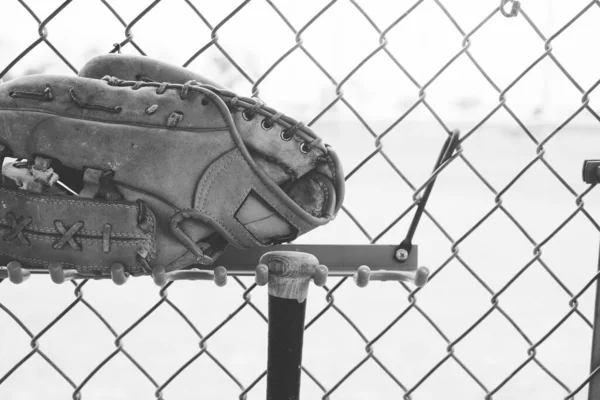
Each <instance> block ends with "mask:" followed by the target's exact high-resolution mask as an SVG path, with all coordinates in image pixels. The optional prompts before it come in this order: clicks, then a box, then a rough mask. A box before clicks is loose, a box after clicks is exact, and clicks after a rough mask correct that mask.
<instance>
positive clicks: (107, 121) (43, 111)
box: [0, 107, 229, 133]
mask: <svg viewBox="0 0 600 400" xmlns="http://www.w3.org/2000/svg"><path fill="white" fill-rule="evenodd" d="M0 111H12V112H22V111H28V112H32V113H39V114H49V115H56V116H58V117H61V118H68V119H75V120H78V121H81V120H83V121H92V122H101V123H103V124H111V125H125V126H135V127H139V128H159V129H161V128H162V129H164V126H163V125H159V124H146V123H142V122H135V123H132V122H128V121H119V120H114V119H102V118H94V117H90V116H89V115H69V114H61V113H59V112H58V111H53V110H47V109H43V108H30V107H27V108H26V107H14V108H12V107H0ZM177 130H178V131H184V132H202V133H209V132H224V131H227V132H228V131H229V127H228V126H222V127H211V128H184V127H178V128H177Z"/></svg>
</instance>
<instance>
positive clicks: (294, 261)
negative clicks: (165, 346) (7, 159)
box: [0, 132, 459, 400]
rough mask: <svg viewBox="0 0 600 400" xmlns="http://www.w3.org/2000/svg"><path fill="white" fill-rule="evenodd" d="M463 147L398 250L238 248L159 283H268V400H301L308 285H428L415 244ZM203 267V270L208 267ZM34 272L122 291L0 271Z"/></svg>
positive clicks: (15, 267)
mask: <svg viewBox="0 0 600 400" xmlns="http://www.w3.org/2000/svg"><path fill="white" fill-rule="evenodd" d="M458 144H459V140H458V132H454V134H452V135H451V136H449V137H448V140H447V141H446V143H445V144H444V147H443V149H442V151H441V153H440V156H439V158H438V159H437V162H436V164H435V167H434V171H433V174H432V178H430V179H429V180H428V181H427V183H426V186H425V188H424V192H423V196H422V197H421V199H420V202H419V204H418V206H417V209H416V212H415V215H414V217H413V221H412V223H411V225H410V228H409V230H408V233H407V235H406V237H405V238H404V240H402V242H401V243H400V244H399V245H377V244H370V245H296V244H288V245H280V246H273V247H270V248H258V249H250V250H239V249H235V248H228V249H227V250H226V251H225V252H224V254H223V255H222V256H221V257H220V258H219V259H218V264H219V266H217V267H216V268H214V269H198V268H193V269H186V270H180V271H171V272H166V271H165V270H164V268H163V269H155V270H154V273H153V276H152V277H153V279H154V282H155V283H156V284H157V285H159V286H164V285H165V284H166V283H167V282H169V281H176V280H213V281H214V282H215V283H216V284H217V285H218V286H224V285H225V284H226V282H227V276H228V275H231V276H251V275H254V276H255V280H256V284H257V285H259V286H264V285H268V291H269V338H268V362H267V363H268V366H267V400H283V399H285V400H298V399H299V393H300V376H301V371H302V368H301V366H302V346H303V337H304V323H305V312H306V301H305V300H306V298H307V296H308V287H309V283H310V281H313V282H314V283H315V284H316V285H317V286H323V285H325V283H326V281H327V277H328V276H352V277H353V278H354V281H355V283H356V284H357V285H358V286H359V287H365V286H367V285H368V284H369V282H370V281H403V282H410V283H413V284H414V285H416V286H418V287H420V286H423V285H425V283H426V282H427V279H428V276H429V270H428V269H427V268H425V267H419V266H418V247H417V246H416V245H413V244H412V239H413V236H414V234H415V232H416V229H417V226H418V223H419V221H420V218H421V216H422V214H423V212H424V210H425V204H426V202H427V200H428V198H429V195H430V193H431V190H432V187H433V184H434V183H435V180H436V177H437V174H438V173H439V171H440V170H441V169H442V168H444V167H445V165H446V164H447V163H448V162H449V161H450V159H451V157H452V155H453V153H454V151H455V150H456V148H457V146H458ZM204 268H206V267H204ZM31 274H49V275H50V277H51V279H52V281H53V282H55V283H57V284H61V283H64V282H65V281H68V280H74V279H107V278H110V279H112V280H113V282H114V283H115V284H118V285H122V284H124V283H125V282H126V281H127V278H128V276H127V274H126V272H125V269H124V267H123V266H122V265H120V264H114V265H113V266H112V268H111V271H110V276H108V275H106V276H102V275H100V276H98V275H91V274H89V275H88V274H83V273H80V272H78V271H76V270H68V269H64V268H63V266H62V265H61V264H60V263H51V264H50V265H49V266H48V268H46V269H41V268H38V269H26V268H22V266H21V264H20V263H19V262H16V261H13V262H10V263H8V265H7V266H6V267H0V280H1V279H5V278H8V279H9V280H10V281H11V282H13V283H16V284H19V283H22V282H25V281H26V280H27V279H28V278H29V277H30V276H31Z"/></svg>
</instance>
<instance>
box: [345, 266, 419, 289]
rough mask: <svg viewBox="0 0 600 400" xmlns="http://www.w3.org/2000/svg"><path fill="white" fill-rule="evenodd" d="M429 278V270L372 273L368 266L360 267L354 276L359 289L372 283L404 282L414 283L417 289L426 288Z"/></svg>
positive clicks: (379, 271)
mask: <svg viewBox="0 0 600 400" xmlns="http://www.w3.org/2000/svg"><path fill="white" fill-rule="evenodd" d="M428 278H429V269H427V268H426V267H420V268H417V269H415V270H412V271H386V270H378V271H371V268H369V267H367V266H366V265H362V266H360V267H358V270H356V273H355V274H354V282H356V285H357V286H358V287H365V286H367V285H368V284H369V282H370V281H402V282H410V283H413V284H414V285H415V286H417V287H422V286H425V284H426V283H427V279H428Z"/></svg>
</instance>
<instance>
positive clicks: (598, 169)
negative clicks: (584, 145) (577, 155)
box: [582, 160, 600, 185]
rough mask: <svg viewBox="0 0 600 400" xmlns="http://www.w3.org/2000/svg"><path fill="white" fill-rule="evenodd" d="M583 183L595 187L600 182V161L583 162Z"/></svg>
mask: <svg viewBox="0 0 600 400" xmlns="http://www.w3.org/2000/svg"><path fill="white" fill-rule="evenodd" d="M582 172H583V181H584V182H585V183H589V184H592V185H595V184H597V183H599V182H600V160H585V161H584V162H583V171H582Z"/></svg>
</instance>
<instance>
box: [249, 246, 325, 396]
mask: <svg viewBox="0 0 600 400" xmlns="http://www.w3.org/2000/svg"><path fill="white" fill-rule="evenodd" d="M327 273H328V270H327V267H325V266H324V265H320V264H319V261H318V260H317V258H316V257H315V256H313V255H312V254H308V253H301V252H292V251H272V252H269V253H266V254H264V255H263V256H262V257H261V258H260V261H259V264H258V266H257V267H256V276H255V278H256V284H257V285H259V286H264V285H267V284H268V289H269V339H268V357H267V400H283V399H285V400H298V399H299V397H300V377H301V372H302V348H303V339H304V321H305V315H306V301H305V300H306V297H307V295H308V287H309V285H310V281H314V282H315V284H317V285H319V286H323V285H324V284H325V282H326V281H327Z"/></svg>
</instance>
